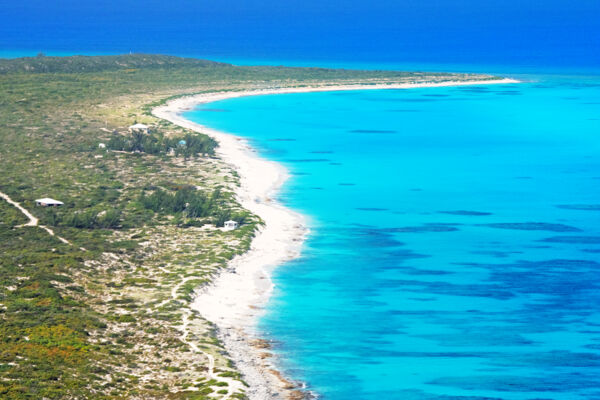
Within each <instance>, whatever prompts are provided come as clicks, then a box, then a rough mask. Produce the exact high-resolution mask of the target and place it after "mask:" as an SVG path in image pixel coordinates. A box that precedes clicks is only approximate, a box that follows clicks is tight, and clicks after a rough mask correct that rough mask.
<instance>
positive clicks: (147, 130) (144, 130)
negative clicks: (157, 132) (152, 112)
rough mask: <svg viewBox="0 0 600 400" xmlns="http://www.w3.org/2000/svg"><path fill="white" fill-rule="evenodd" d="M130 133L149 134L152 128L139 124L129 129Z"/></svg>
mask: <svg viewBox="0 0 600 400" xmlns="http://www.w3.org/2000/svg"><path fill="white" fill-rule="evenodd" d="M129 132H131V133H133V132H142V133H145V134H148V133H150V128H149V127H148V125H145V124H140V123H137V124H134V125H131V126H130V127H129Z"/></svg>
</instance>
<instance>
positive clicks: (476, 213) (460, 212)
mask: <svg viewBox="0 0 600 400" xmlns="http://www.w3.org/2000/svg"><path fill="white" fill-rule="evenodd" d="M438 212H439V213H441V214H451V215H465V216H473V217H479V216H484V215H492V213H490V212H484V211H469V210H456V211H438Z"/></svg>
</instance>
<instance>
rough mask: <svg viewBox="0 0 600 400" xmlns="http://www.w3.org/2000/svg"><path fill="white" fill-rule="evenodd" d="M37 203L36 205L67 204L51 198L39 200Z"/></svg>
mask: <svg viewBox="0 0 600 400" xmlns="http://www.w3.org/2000/svg"><path fill="white" fill-rule="evenodd" d="M35 202H36V203H44V204H56V205H63V204H65V203H63V202H62V201H58V200H54V199H51V198H50V197H44V198H43V199H37V200H36V201H35Z"/></svg>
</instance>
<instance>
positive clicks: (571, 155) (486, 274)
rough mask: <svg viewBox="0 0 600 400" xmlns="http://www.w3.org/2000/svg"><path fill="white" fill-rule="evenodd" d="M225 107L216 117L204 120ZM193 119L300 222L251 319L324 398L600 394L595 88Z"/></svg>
mask: <svg viewBox="0 0 600 400" xmlns="http://www.w3.org/2000/svg"><path fill="white" fill-rule="evenodd" d="M214 110H219V111H220V112H211V111H214ZM186 116H187V117H188V118H189V119H192V120H194V121H197V122H200V123H202V124H205V125H208V126H211V127H213V128H216V129H220V130H223V131H227V132H231V133H234V134H236V135H239V136H243V137H246V138H249V139H250V140H251V143H252V144H253V145H254V146H255V147H256V148H258V149H259V151H260V152H261V154H262V155H264V156H265V157H267V158H270V159H274V160H277V161H280V162H282V163H284V164H285V165H286V166H287V167H288V168H289V169H290V171H291V172H292V174H293V178H292V179H291V180H290V181H288V183H287V185H286V187H285V189H284V191H283V192H282V193H281V194H280V199H281V200H282V201H283V202H284V203H285V204H286V205H288V206H290V207H292V208H294V209H296V210H298V211H300V212H302V213H304V214H306V215H307V216H308V217H309V221H310V227H311V230H312V234H311V235H310V237H309V239H308V241H307V243H306V245H305V250H304V253H303V256H302V258H300V259H298V260H295V261H293V262H290V263H288V264H286V265H284V266H282V267H280V268H279V269H277V270H276V272H275V275H274V280H275V282H276V285H277V287H276V290H275V293H274V295H273V297H272V299H271V301H270V303H269V308H268V313H267V315H266V316H265V317H264V318H263V319H262V321H261V324H260V327H261V329H262V330H263V331H264V332H265V335H266V336H268V337H270V338H272V339H273V340H275V341H276V343H277V351H278V352H279V353H280V354H281V355H282V361H281V362H282V367H283V369H284V370H285V371H286V372H287V373H288V374H289V375H290V376H292V377H293V378H295V379H299V380H303V381H306V382H307V384H308V386H309V389H311V390H314V391H316V392H317V393H319V394H320V395H321V396H322V397H323V398H324V399H334V400H338V399H339V400H342V399H344V400H346V399H367V400H368V399H450V398H452V399H480V398H492V399H496V398H499V399H569V400H576V399H591V398H600V378H599V377H600V196H599V195H600V190H599V184H600V158H599V155H600V79H593V78H585V79H584V78H574V77H570V78H557V77H552V78H549V77H538V78H537V79H536V80H535V81H533V82H528V83H521V84H510V85H494V86H472V87H456V88H423V89H411V90H377V91H351V92H329V93H305V94H286V95H277V96H257V97H248V98H237V99H229V100H225V101H220V102H216V103H212V104H208V105H204V106H201V107H200V108H199V109H198V110H195V111H192V112H189V113H187V114H186Z"/></svg>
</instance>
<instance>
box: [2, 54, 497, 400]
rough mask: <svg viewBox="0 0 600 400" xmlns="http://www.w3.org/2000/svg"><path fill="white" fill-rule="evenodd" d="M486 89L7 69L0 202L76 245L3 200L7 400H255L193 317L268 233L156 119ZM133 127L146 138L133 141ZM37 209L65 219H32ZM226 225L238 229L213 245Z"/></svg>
mask: <svg viewBox="0 0 600 400" xmlns="http://www.w3.org/2000/svg"><path fill="white" fill-rule="evenodd" d="M476 78H479V79H488V78H489V77H486V76H481V75H474V76H470V75H456V74H425V73H401V72H389V71H375V72H369V71H346V70H329V69H319V68H283V67H236V66H232V65H228V64H221V63H213V62H209V61H203V60H194V59H182V58H177V57H168V56H151V55H126V56H107V57H66V58H60V57H45V56H39V57H33V58H22V59H16V60H0V159H1V160H2V167H3V171H2V174H0V191H2V192H4V193H6V194H7V195H9V196H10V197H11V198H12V199H13V200H15V201H18V202H19V203H20V204H21V205H22V206H23V207H25V208H26V209H28V210H29V211H30V212H32V213H33V214H34V215H35V216H36V217H37V218H39V220H40V224H41V225H44V226H46V227H48V228H50V229H52V230H53V231H54V233H56V235H59V236H60V237H63V238H65V239H67V240H68V241H69V243H70V244H69V243H64V242H61V241H60V240H59V239H58V237H57V236H51V235H50V234H49V233H48V232H47V231H45V230H43V229H41V228H40V227H20V225H22V224H24V223H26V222H27V218H25V217H24V216H23V215H22V214H21V213H20V212H19V211H18V210H17V209H16V208H14V207H13V206H11V205H9V204H8V203H6V202H4V201H2V200H0V282H1V285H0V318H1V319H2V323H1V324H0V398H2V399H41V398H48V399H58V398H77V399H123V398H130V399H164V398H169V399H207V398H209V394H210V395H211V396H212V397H210V398H215V397H214V396H216V398H219V397H224V396H227V394H229V395H230V398H239V399H243V398H245V395H244V393H243V389H235V385H237V384H238V383H240V382H241V377H240V375H239V373H238V372H237V371H235V369H234V368H232V366H231V365H230V360H229V359H228V358H227V355H226V352H225V351H224V349H223V348H222V346H221V344H220V343H219V342H218V340H216V338H215V335H214V329H213V327H212V326H211V324H210V323H208V322H207V321H205V320H203V319H202V318H201V317H200V316H198V315H196V314H195V313H194V312H193V311H192V310H191V309H190V308H189V303H190V301H191V300H192V294H193V290H194V288H196V287H197V286H198V285H201V284H205V283H206V282H209V281H210V280H211V278H212V277H213V276H214V275H215V274H216V273H217V272H218V271H219V269H221V268H223V267H224V266H226V264H227V262H228V261H229V260H230V259H231V258H232V257H234V256H235V255H237V254H241V253H243V252H244V251H246V250H247V249H248V248H249V247H250V243H251V240H252V237H253V235H254V232H255V230H256V228H257V226H258V225H259V224H260V223H261V222H260V220H259V219H258V218H257V217H255V216H253V215H251V214H250V213H248V212H247V211H245V210H243V209H241V207H240V206H239V204H237V202H236V201H235V198H234V196H233V194H232V192H233V190H234V188H235V187H236V185H237V184H238V175H237V173H236V172H235V171H233V170H231V168H230V167H229V166H227V165H225V164H224V163H223V162H222V161H220V160H219V159H216V158H215V157H214V149H215V146H216V143H215V142H214V141H213V140H212V139H210V138H209V137H207V136H205V135H202V134H197V133H195V132H191V131H188V130H185V129H183V128H180V127H177V126H174V125H172V124H170V123H168V122H166V121H161V120H157V119H156V118H154V117H152V116H151V115H150V113H149V111H150V109H151V108H152V107H153V106H155V105H158V104H161V103H163V102H164V101H165V99H168V98H173V97H176V96H181V95H184V94H186V93H199V92H207V91H216V90H239V89H243V88H246V87H253V88H257V87H273V86H306V85H315V84H331V83H343V84H352V83H363V84H369V83H373V84H374V83H380V82H383V83H398V82H412V81H431V80H433V81H444V80H458V79H476ZM136 121H137V122H142V123H145V124H147V125H150V126H151V133H150V135H141V134H139V135H138V134H133V135H132V134H130V133H129V132H128V129H127V128H128V126H130V125H131V124H133V123H134V122H136ZM182 141H183V142H182ZM100 143H103V144H105V145H106V148H103V147H102V146H99V145H100ZM40 197H52V198H55V199H58V200H61V201H63V202H64V206H62V207H58V208H43V207H36V206H35V203H34V199H36V198H40ZM227 219H235V220H237V221H238V222H240V223H241V226H240V228H239V229H236V230H235V231H230V232H223V231H221V230H220V229H218V226H220V225H222V223H223V222H224V221H225V220H227ZM183 318H188V319H189V324H188V325H187V328H185V329H186V330H185V332H184V331H182V329H183V328H182V325H183V324H182V321H183ZM184 334H185V335H184ZM191 342H195V343H196V345H197V346H198V348H200V349H202V351H201V352H195V351H193V349H192V347H191V346H190V343H191ZM203 352H205V353H208V354H210V355H212V356H213V357H214V358H215V360H216V364H217V368H218V377H219V379H218V380H215V381H211V380H210V379H208V376H209V375H208V368H207V365H208V363H207V355H206V354H204V353H203ZM192 387H193V388H195V389H196V390H191V389H190V388H192ZM240 387H243V384H241V383H240Z"/></svg>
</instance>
